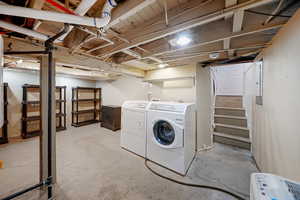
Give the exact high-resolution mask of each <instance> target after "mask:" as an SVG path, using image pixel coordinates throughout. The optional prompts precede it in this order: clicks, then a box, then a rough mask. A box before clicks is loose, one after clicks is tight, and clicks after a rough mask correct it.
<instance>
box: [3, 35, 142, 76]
mask: <svg viewBox="0 0 300 200" xmlns="http://www.w3.org/2000/svg"><path fill="white" fill-rule="evenodd" d="M4 44H5V49H9V46H10V50H11V51H19V50H20V49H22V50H23V51H36V50H44V47H43V45H41V44H38V43H32V42H31V41H28V40H24V39H18V38H15V37H12V38H7V37H5V38H4ZM10 44H11V45H10ZM56 47H57V50H56V51H54V58H55V59H56V61H57V62H60V63H67V64H71V65H80V66H88V67H90V68H96V69H103V70H105V71H107V72H115V73H123V74H127V75H131V76H136V77H143V76H144V71H143V70H140V69H137V68H133V67H128V66H123V65H116V64H112V63H107V62H104V61H103V60H101V59H99V58H97V57H95V56H91V55H87V54H84V53H82V52H75V53H74V54H73V55H72V54H70V49H69V48H65V47H61V46H56ZM20 56H21V55H20ZM23 57H26V56H25V55H24V56H23ZM29 58H36V57H33V56H30V57H29ZM36 59H37V58H36Z"/></svg>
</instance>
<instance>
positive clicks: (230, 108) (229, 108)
mask: <svg viewBox="0 0 300 200" xmlns="http://www.w3.org/2000/svg"><path fill="white" fill-rule="evenodd" d="M215 109H228V110H242V111H244V110H245V108H232V107H218V106H216V107H215Z"/></svg>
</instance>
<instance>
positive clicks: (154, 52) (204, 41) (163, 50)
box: [123, 23, 284, 62]
mask: <svg viewBox="0 0 300 200" xmlns="http://www.w3.org/2000/svg"><path fill="white" fill-rule="evenodd" d="M283 25H284V23H280V24H272V25H270V24H269V25H260V26H258V27H256V28H251V29H248V30H243V31H241V32H238V33H233V32H227V33H226V32H221V31H217V34H216V35H212V34H211V32H210V31H204V32H201V33H200V34H199V35H201V37H199V38H198V39H197V40H196V41H194V42H193V43H192V44H190V45H188V46H186V47H174V48H172V49H169V47H168V46H163V45H161V46H160V47H158V48H157V49H151V53H144V54H142V57H143V58H147V57H151V56H160V55H163V54H167V53H168V54H170V53H175V52H178V51H184V50H188V49H192V48H195V47H200V46H204V45H208V44H212V43H217V42H222V41H224V40H230V39H234V38H238V37H243V36H247V35H252V34H256V33H260V32H264V31H269V30H273V29H279V28H281V27H282V26H283ZM220 26H221V25H220ZM220 26H219V27H220ZM204 30H206V29H204ZM224 49H225V48H224ZM128 60H129V59H126V60H123V62H126V61H128Z"/></svg>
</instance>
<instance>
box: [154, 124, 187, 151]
mask: <svg viewBox="0 0 300 200" xmlns="http://www.w3.org/2000/svg"><path fill="white" fill-rule="evenodd" d="M152 131H153V137H152V138H153V140H154V142H155V143H156V144H157V145H159V146H160V147H163V148H180V147H183V128H182V127H181V126H179V125H177V124H175V123H173V122H171V121H169V120H166V119H158V120H155V121H154V123H153V127H152Z"/></svg>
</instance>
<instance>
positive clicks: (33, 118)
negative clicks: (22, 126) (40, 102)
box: [22, 113, 66, 121]
mask: <svg viewBox="0 0 300 200" xmlns="http://www.w3.org/2000/svg"><path fill="white" fill-rule="evenodd" d="M64 116H66V114H64V113H56V117H64ZM40 119H41V116H39V115H38V116H29V117H26V118H22V120H24V121H38V120H40Z"/></svg>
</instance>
